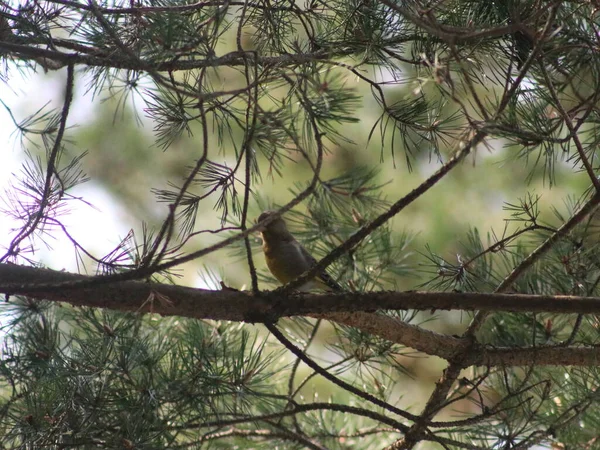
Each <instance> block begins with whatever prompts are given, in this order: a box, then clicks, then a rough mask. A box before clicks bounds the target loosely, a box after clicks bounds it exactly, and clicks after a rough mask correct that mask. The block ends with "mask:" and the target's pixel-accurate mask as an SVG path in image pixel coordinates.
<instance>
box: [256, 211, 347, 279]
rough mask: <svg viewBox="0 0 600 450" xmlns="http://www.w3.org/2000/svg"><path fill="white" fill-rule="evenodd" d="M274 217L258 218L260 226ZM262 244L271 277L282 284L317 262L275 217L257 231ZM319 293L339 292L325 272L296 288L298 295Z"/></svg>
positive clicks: (283, 223)
mask: <svg viewBox="0 0 600 450" xmlns="http://www.w3.org/2000/svg"><path fill="white" fill-rule="evenodd" d="M276 214H277V213H276V212H275V211H265V212H263V213H262V214H261V215H260V216H259V217H258V222H262V221H263V220H266V219H268V218H270V217H272V216H274V215H276ZM259 230H260V233H261V236H262V240H263V245H262V248H263V252H264V253H265V260H266V261H267V266H268V267H269V270H270V271H271V273H272V274H273V275H274V276H275V278H277V279H278V280H279V282H280V283H282V284H287V283H289V282H291V281H294V280H295V279H296V278H298V277H299V276H300V275H302V274H303V273H304V272H306V271H307V270H309V269H310V268H311V267H313V266H314V265H315V264H317V261H316V260H315V258H313V257H312V256H311V255H310V253H308V251H307V250H306V249H305V248H304V247H303V246H302V244H300V243H299V242H298V241H297V240H296V239H295V238H294V236H292V234H291V233H290V232H289V231H288V229H287V226H286V224H285V221H284V220H283V219H282V218H281V217H277V218H276V219H275V220H273V221H272V222H271V223H269V224H268V225H264V226H263V227H262V228H259ZM313 289H321V290H326V291H341V290H342V288H341V287H340V285H339V284H337V283H336V281H335V280H334V279H333V278H331V276H329V274H328V273H327V272H325V271H322V272H321V273H319V274H318V275H317V276H316V277H315V278H313V279H312V280H309V281H308V282H306V283H305V284H303V285H302V286H300V287H299V288H298V290H300V291H310V290H313Z"/></svg>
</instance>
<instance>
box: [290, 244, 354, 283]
mask: <svg viewBox="0 0 600 450" xmlns="http://www.w3.org/2000/svg"><path fill="white" fill-rule="evenodd" d="M296 244H298V250H299V251H300V253H301V254H302V256H303V258H304V260H305V261H306V265H307V268H306V269H304V271H306V270H308V269H310V268H312V267H313V266H315V265H316V264H317V260H316V259H315V258H314V257H313V256H312V255H311V254H310V253H308V250H306V249H305V248H304V247H303V246H302V244H300V243H299V242H298V241H296ZM315 278H316V279H318V280H320V281H322V282H323V283H324V284H325V285H326V286H327V287H328V288H329V289H332V290H334V291H342V290H343V289H342V287H341V286H340V285H339V284H338V283H337V282H336V281H335V280H334V279H333V278H332V277H331V275H329V274H328V273H327V272H326V271H324V270H323V271H321V273H319V274H317V276H316V277H315Z"/></svg>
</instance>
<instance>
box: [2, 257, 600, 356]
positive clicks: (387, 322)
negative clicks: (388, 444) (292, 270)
mask: <svg viewBox="0 0 600 450" xmlns="http://www.w3.org/2000/svg"><path fill="white" fill-rule="evenodd" d="M86 278H92V277H86V276H85V275H78V274H73V273H68V272H57V271H54V270H49V269H39V268H34V267H26V266H19V265H15V264H0V284H5V285H6V283H10V286H11V288H10V289H3V290H2V292H3V293H5V294H9V295H15V294H16V295H26V296H28V297H31V298H34V299H40V300H41V299H46V300H51V301H60V302H66V303H70V304H72V305H75V306H88V307H98V308H110V309H114V310H119V311H136V312H153V313H157V314H161V315H166V316H174V315H177V316H184V317H191V318H196V319H215V320H231V321H249V322H263V321H272V320H276V319H278V318H280V317H286V316H295V315H310V316H313V317H319V318H324V319H327V320H331V321H334V322H338V323H341V324H344V325H349V326H353V327H356V328H359V329H361V330H364V331H367V332H369V333H372V334H376V335H378V336H380V337H382V338H384V339H388V340H390V341H392V342H396V343H399V344H402V345H405V346H407V347H411V348H414V349H416V350H418V351H421V352H423V353H426V354H429V355H435V356H438V357H440V358H444V359H452V358H454V357H455V356H457V355H459V354H461V353H463V352H464V351H465V349H466V348H467V347H468V346H469V345H472V343H471V342H470V341H468V340H466V339H460V338H456V337H452V336H445V335H442V334H438V333H435V332H433V331H429V330H424V329H422V328H420V327H417V326H415V325H410V324H406V323H404V322H402V321H400V320H397V319H394V318H391V317H388V316H384V315H380V314H374V313H373V312H375V311H377V310H383V309H394V310H405V309H418V310H431V309H463V310H486V311H520V312H527V311H529V312H554V313H595V314H598V313H600V298H596V297H574V296H561V295H559V296H542V295H520V294H514V295H508V294H477V293H457V292H369V293H353V292H347V293H341V294H303V295H297V294H292V295H286V296H282V295H279V294H273V293H269V292H264V293H262V294H263V295H261V296H259V297H255V296H252V295H250V294H249V293H247V292H240V291H235V290H222V291H209V290H205V289H195V288H190V287H185V286H174V285H170V284H159V283H144V282H139V281H123V282H118V283H113V284H106V285H100V286H94V287H78V288H76V289H69V290H65V289H62V288H55V289H52V288H48V289H47V290H44V291H35V292H30V291H28V285H29V284H42V283H43V284H50V283H63V282H70V281H74V282H77V281H79V280H84V279H86ZM284 300H285V301H284ZM368 311H371V313H368ZM599 357H600V347H561V346H541V347H532V348H488V347H484V346H482V345H479V344H474V346H473V348H472V351H470V353H469V354H468V355H465V357H464V359H463V363H462V366H463V367H468V366H471V365H485V366H498V365H503V366H522V365H530V364H531V363H534V364H537V365H554V364H561V365H584V366H589V365H595V364H596V363H597V361H598V360H599Z"/></svg>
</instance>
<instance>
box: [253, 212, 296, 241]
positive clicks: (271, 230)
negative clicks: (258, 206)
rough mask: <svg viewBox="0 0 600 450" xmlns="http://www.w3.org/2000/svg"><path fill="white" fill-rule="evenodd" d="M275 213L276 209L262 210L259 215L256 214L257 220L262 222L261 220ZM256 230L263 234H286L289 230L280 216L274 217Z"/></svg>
mask: <svg viewBox="0 0 600 450" xmlns="http://www.w3.org/2000/svg"><path fill="white" fill-rule="evenodd" d="M276 215H277V211H264V212H263V213H262V214H261V215H260V216H258V219H257V221H258V222H262V221H263V220H267V219H269V218H271V217H273V216H276ZM258 231H260V232H261V233H263V234H265V233H268V234H274V235H287V234H289V231H288V229H287V226H286V225H285V221H284V220H283V218H282V217H281V216H279V217H277V218H275V219H274V220H273V221H271V222H269V223H268V224H266V225H263V226H261V227H260V228H259V229H258Z"/></svg>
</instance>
